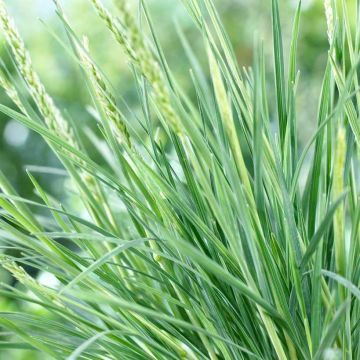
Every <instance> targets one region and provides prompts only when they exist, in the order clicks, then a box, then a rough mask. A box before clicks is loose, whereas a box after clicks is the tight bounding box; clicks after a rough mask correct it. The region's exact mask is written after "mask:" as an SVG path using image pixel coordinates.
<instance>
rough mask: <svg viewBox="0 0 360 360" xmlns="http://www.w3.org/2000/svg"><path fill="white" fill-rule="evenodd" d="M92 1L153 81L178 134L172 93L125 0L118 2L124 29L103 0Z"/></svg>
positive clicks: (158, 101)
mask: <svg viewBox="0 0 360 360" xmlns="http://www.w3.org/2000/svg"><path fill="white" fill-rule="evenodd" d="M90 1H91V2H92V4H93V5H94V8H95V10H96V11H97V13H98V15H99V17H100V18H102V19H103V20H104V22H105V23H106V26H107V27H108V28H109V30H110V31H111V32H112V33H113V35H114V37H115V39H116V40H117V42H118V43H119V44H120V45H121V46H122V48H123V49H124V50H125V53H126V54H127V55H128V57H129V59H130V61H132V63H133V64H134V65H135V66H136V67H137V68H138V69H139V70H140V72H141V74H142V75H143V76H144V77H145V79H146V80H147V81H148V82H149V83H150V84H151V86H152V89H153V94H154V98H155V102H156V104H157V105H158V107H159V109H160V110H161V112H162V114H163V115H164V117H165V119H166V120H167V121H168V122H169V125H170V127H171V128H172V130H173V131H174V132H175V133H177V134H181V133H182V128H181V121H180V119H179V117H178V116H177V115H176V112H175V110H174V108H173V106H172V104H171V99H170V93H169V90H168V88H167V86H166V84H165V81H164V79H163V77H162V75H161V68H160V65H159V63H158V61H157V60H156V58H155V57H154V55H153V53H152V52H151V50H150V49H149V47H148V46H147V45H146V43H145V41H144V39H143V36H142V35H141V32H140V30H139V27H138V26H137V24H136V22H135V20H134V18H133V17H132V15H131V13H130V12H129V10H128V8H127V6H126V3H125V2H124V1H122V0H118V1H117V2H116V4H117V6H118V8H119V13H120V19H121V21H122V23H123V26H124V30H122V29H120V28H119V25H118V23H117V21H116V20H115V18H114V17H113V16H112V15H111V14H110V13H109V11H107V10H106V8H105V7H104V6H103V5H102V3H101V2H100V0H90Z"/></svg>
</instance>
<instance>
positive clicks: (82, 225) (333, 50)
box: [0, 0, 360, 360]
mask: <svg viewBox="0 0 360 360" xmlns="http://www.w3.org/2000/svg"><path fill="white" fill-rule="evenodd" d="M182 2H183V4H184V6H185V7H186V9H187V10H188V11H189V14H190V16H191V18H192V19H193V21H194V24H195V25H196V26H197V28H198V31H199V34H200V36H201V37H202V39H203V40H204V49H205V50H204V56H207V60H208V69H205V68H204V69H201V67H200V66H199V63H200V62H199V63H197V60H196V57H195V55H194V54H193V53H192V52H191V46H190V44H189V43H187V42H186V41H187V40H186V39H185V37H184V36H183V35H182V41H183V43H184V45H185V46H186V49H187V54H188V55H189V57H190V59H189V61H190V63H191V64H193V65H194V66H193V69H192V73H191V74H192V80H193V89H194V93H195V95H196V96H195V99H194V97H190V96H189V95H188V94H187V91H185V90H183V89H181V87H180V85H179V84H178V82H177V81H176V77H175V76H174V75H173V74H172V72H171V69H170V68H169V66H168V65H167V63H166V60H165V56H164V54H163V53H162V50H161V48H160V45H159V43H158V42H157V41H156V37H153V36H151V37H149V36H148V35H147V32H146V31H145V28H144V24H142V25H141V26H140V23H139V22H138V20H137V19H138V18H137V16H136V15H135V14H133V13H132V11H131V10H130V8H128V7H127V4H128V3H127V2H126V1H123V0H116V1H114V3H115V5H116V6H115V9H116V10H109V9H107V8H106V7H105V6H104V5H103V4H102V3H101V2H100V0H89V3H90V4H92V5H93V8H94V10H95V13H96V14H98V16H99V18H100V19H101V20H102V21H103V22H104V26H105V27H107V28H108V30H109V36H111V33H112V36H114V37H115V40H116V44H117V45H119V48H113V49H111V51H116V52H119V54H121V55H119V56H125V57H126V59H127V61H128V63H129V66H130V67H131V69H132V70H133V74H134V78H133V79H134V83H133V85H134V86H135V87H136V89H137V90H138V94H139V100H138V101H139V104H140V105H141V106H139V109H141V110H140V111H137V112H136V113H135V112H130V111H127V109H124V106H125V105H124V102H123V101H121V102H120V101H119V100H118V99H117V96H116V95H117V94H115V93H114V92H113V90H112V89H113V88H112V86H111V84H109V82H108V79H107V78H106V76H104V75H103V73H102V71H101V64H97V63H95V61H94V60H93V59H92V56H91V43H90V44H89V43H88V41H87V40H86V39H85V40H82V39H79V38H78V37H77V34H76V32H75V31H74V30H73V29H72V26H71V22H70V21H68V19H67V17H66V13H65V10H64V9H62V8H61V4H60V1H56V2H55V3H56V6H57V14H58V16H59V19H60V21H61V22H62V24H63V26H64V31H65V32H66V35H67V43H65V42H63V43H62V45H63V46H65V47H66V49H65V50H66V52H67V53H71V54H72V58H73V59H74V60H75V61H76V65H78V66H79V72H80V73H81V76H82V77H83V86H84V88H85V87H87V89H88V91H89V95H90V96H89V98H91V100H92V101H93V104H94V109H95V110H94V111H93V113H94V112H95V113H96V119H97V120H98V122H97V126H98V127H99V132H98V133H97V134H98V135H97V136H98V137H99V138H98V139H95V140H94V139H93V140H94V142H96V143H97V144H98V143H101V146H96V144H95V143H94V146H92V147H91V149H90V148H87V146H86V145H84V144H83V142H82V141H81V136H82V133H83V129H81V128H80V127H79V126H78V124H77V123H76V121H71V122H68V121H67V118H68V116H67V117H65V116H64V115H63V114H62V111H61V109H60V108H59V107H57V106H56V105H55V102H54V101H53V100H52V98H51V97H50V95H49V94H48V92H47V90H46V89H45V86H44V85H43V84H42V82H41V80H40V76H39V75H37V73H36V72H35V70H34V68H33V65H32V62H31V59H30V54H29V52H28V51H27V50H26V47H25V44H24V42H23V40H22V39H21V37H20V35H19V32H18V31H17V30H16V27H15V24H14V22H13V20H12V18H11V16H10V15H9V14H8V12H7V10H6V5H5V3H4V1H3V0H0V22H1V26H2V34H3V35H4V37H5V38H6V41H7V44H8V46H9V50H10V53H11V54H12V57H13V60H14V61H13V63H14V65H15V66H16V68H17V70H18V73H19V75H21V77H22V78H23V80H24V82H23V84H25V85H26V91H27V94H25V93H24V86H22V87H20V86H19V84H18V83H17V82H15V81H13V78H12V77H11V76H10V75H9V74H10V73H11V71H10V70H11V69H7V68H6V67H5V65H2V70H1V72H0V86H1V87H2V88H3V93H2V95H3V96H6V95H7V96H8V98H9V100H11V101H12V102H13V106H10V107H9V106H5V105H0V111H1V112H2V113H3V114H5V115H6V116H7V117H9V118H12V119H15V120H17V121H18V122H20V123H21V124H23V125H25V126H26V127H28V128H29V129H31V130H33V131H35V132H36V133H38V134H40V135H41V136H42V137H43V138H44V140H45V141H46V143H47V144H48V145H49V148H50V149H51V151H53V152H54V153H55V154H56V156H57V158H58V159H59V162H60V163H61V164H62V167H63V169H62V170H63V171H66V174H67V177H68V178H69V179H71V183H72V184H73V185H74V189H75V191H76V196H77V197H78V199H80V200H81V202H82V204H83V205H84V209H85V211H86V212H85V213H84V212H83V211H79V207H76V206H72V203H71V202H67V201H66V199H65V201H64V203H62V204H60V199H59V200H58V201H57V200H56V199H54V198H53V197H52V196H51V195H50V194H48V193H47V192H46V191H45V190H44V188H43V187H42V186H41V184H40V183H39V181H38V180H37V179H36V176H35V175H34V174H32V173H31V171H28V172H27V174H28V176H29V179H30V181H31V182H32V184H33V186H34V190H35V194H36V196H37V200H28V199H25V198H22V197H21V196H19V194H18V193H17V191H16V189H15V188H14V186H12V184H10V183H9V181H8V180H7V178H6V174H3V173H1V172H0V188H1V193H0V207H1V217H0V233H1V244H2V248H4V249H7V248H8V247H11V248H12V249H14V250H16V251H13V252H11V253H7V254H2V255H1V256H0V264H1V266H2V267H3V268H4V269H5V271H8V272H9V274H11V275H12V276H13V278H14V281H17V283H16V284H15V285H14V286H10V285H7V284H5V283H2V284H1V286H0V295H1V296H4V297H6V298H9V299H14V300H17V302H18V303H20V304H21V306H20V307H19V310H18V311H13V312H10V311H8V312H4V311H2V312H1V316H0V325H1V328H2V329H3V330H4V335H1V337H2V341H1V349H14V348H26V349H30V350H32V351H34V352H38V353H40V354H42V355H44V356H47V357H45V358H54V359H68V360H74V359H136V360H138V359H139V360H140V359H144V360H145V359H146V360H147V359H154V360H161V359H163V360H168V359H189V360H190V359H191V360H195V359H211V360H234V359H269V360H270V359H280V360H287V359H299V360H308V359H314V360H320V359H330V358H331V359H333V358H338V359H349V360H350V359H353V360H355V359H359V358H360V321H359V319H360V290H359V284H360V262H359V256H360V241H359V239H360V238H359V222H360V202H359V190H358V188H359V185H360V179H359V156H360V153H359V151H358V150H359V149H358V145H360V122H359V111H360V107H359V105H360V94H359V91H358V90H359V86H358V77H357V76H358V75H357V73H358V61H359V55H360V48H359V39H360V37H359V35H360V27H359V26H357V27H356V28H355V29H352V27H351V26H350V23H352V22H355V23H356V24H359V18H358V16H359V14H355V15H354V16H355V17H356V18H355V19H351V18H350V15H349V11H348V5H347V3H346V1H345V0H339V1H337V2H335V1H334V2H331V1H326V0H325V1H324V4H325V14H324V18H323V21H324V23H327V26H328V40H329V50H328V54H327V63H326V67H325V69H324V74H323V82H322V87H321V91H320V93H319V99H318V103H319V105H318V114H317V119H315V120H314V119H312V121H313V122H314V123H316V124H317V126H316V129H315V131H314V133H313V135H312V137H311V138H310V139H308V142H307V143H306V144H305V146H304V145H303V144H300V142H299V139H298V129H297V127H298V126H297V118H298V112H299V111H301V109H298V108H297V97H298V95H297V88H298V83H299V81H301V76H299V74H298V71H297V62H296V58H297V39H298V34H299V29H300V17H301V2H299V6H298V8H297V10H296V12H295V15H294V22H293V31H292V36H291V43H290V47H289V53H288V54H286V53H285V52H284V49H283V41H282V33H281V24H280V15H279V6H278V1H277V0H272V1H271V4H272V7H271V10H272V31H273V50H274V51H273V54H274V58H273V63H274V68H273V78H271V79H269V78H268V74H267V70H266V64H267V61H265V60H266V59H265V56H264V51H263V46H262V44H261V42H260V41H255V46H254V56H253V59H254V60H253V65H252V67H251V68H250V69H244V70H240V69H239V68H238V64H237V61H236V58H235V56H234V53H233V51H232V49H231V47H230V44H229V41H228V38H227V35H226V32H225V30H224V28H223V26H222V23H221V22H220V18H219V16H218V14H217V12H216V8H215V6H214V3H213V1H212V0H196V1H194V0H183V1H182ZM139 9H140V11H141V12H142V16H143V18H144V19H145V20H146V21H145V22H146V24H147V25H149V28H150V29H151V34H154V33H153V32H152V23H151V18H150V16H149V12H148V11H147V9H146V5H145V3H142V4H141V6H140V8H139ZM353 20H354V21H353ZM354 32H355V33H354ZM324 36H325V37H326V33H325V34H324ZM286 69H287V71H286ZM268 70H269V69H268ZM204 79H207V81H204ZM29 99H30V101H29ZM273 99H275V101H276V104H275V106H274V107H273V106H269V102H270V100H271V101H273ZM273 108H275V110H273ZM84 111H85V109H84ZM93 121H94V120H93V118H92V117H90V116H89V122H93ZM89 126H94V124H91V123H90V124H89ZM74 127H75V128H74ZM274 129H275V130H274ZM160 131H161V132H162V134H163V136H162V137H161V139H160V137H159V136H157V134H158V133H159V132H160ZM94 134H95V133H94ZM93 137H94V135H93ZM93 137H92V138H93ZM164 139H165V140H164ZM94 149H95V150H94ZM169 149H170V150H169ZM94 151H95V152H97V156H95V155H94ZM99 159H102V160H101V161H99ZM305 162H308V164H307V165H309V166H307V167H308V168H309V169H310V170H306V166H304V165H305ZM63 200H64V199H61V201H63ZM40 215H41V216H40ZM14 254H17V255H14ZM38 271H46V272H47V273H50V274H51V275H52V277H53V278H55V279H56V280H57V282H56V285H54V287H47V286H45V285H44V284H42V283H41V282H40V281H38V279H37V278H36V274H37V272H38ZM29 305H35V306H36V309H42V312H40V311H33V310H32V309H33V308H34V306H33V307H31V306H29ZM0 351H1V350H0ZM0 357H1V356H0Z"/></svg>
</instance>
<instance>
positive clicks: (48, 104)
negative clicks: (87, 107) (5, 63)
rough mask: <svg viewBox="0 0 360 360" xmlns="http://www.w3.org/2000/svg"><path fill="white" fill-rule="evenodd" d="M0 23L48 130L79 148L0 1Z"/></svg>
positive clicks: (0, 0)
mask: <svg viewBox="0 0 360 360" xmlns="http://www.w3.org/2000/svg"><path fill="white" fill-rule="evenodd" d="M0 23H1V26H2V29H3V32H4V34H5V37H6V40H7V42H8V44H9V46H10V47H11V50H12V53H13V55H14V58H15V60H16V63H17V65H18V68H19V71H20V73H21V75H22V76H23V78H24V80H25V82H26V84H27V85H28V88H29V91H30V94H31V95H32V97H33V99H34V101H35V103H36V105H37V107H38V109H39V111H40V112H41V115H42V116H43V118H44V120H45V123H46V125H47V126H48V127H49V129H52V130H54V131H56V132H57V133H58V134H59V135H60V136H62V137H64V138H65V139H66V140H67V141H68V143H69V144H71V145H72V146H73V147H75V148H79V146H78V144H77V141H76V139H75V136H74V132H73V130H72V129H71V128H70V126H69V124H68V122H67V121H66V120H65V119H64V118H63V117H62V115H61V113H60V111H59V109H58V108H57V107H56V106H55V104H54V102H53V100H52V98H51V97H50V96H49V94H48V93H47V92H46V90H45V87H44V85H43V84H42V83H41V81H40V78H39V76H38V74H37V73H36V72H35V70H34V68H33V65H32V61H31V58H30V54H29V52H28V51H27V50H26V48H25V44H24V42H23V40H22V38H21V37H20V34H19V32H18V30H17V28H16V26H15V23H14V20H13V19H12V18H11V17H10V16H9V14H8V12H7V10H6V7H5V4H4V2H3V1H2V0H0Z"/></svg>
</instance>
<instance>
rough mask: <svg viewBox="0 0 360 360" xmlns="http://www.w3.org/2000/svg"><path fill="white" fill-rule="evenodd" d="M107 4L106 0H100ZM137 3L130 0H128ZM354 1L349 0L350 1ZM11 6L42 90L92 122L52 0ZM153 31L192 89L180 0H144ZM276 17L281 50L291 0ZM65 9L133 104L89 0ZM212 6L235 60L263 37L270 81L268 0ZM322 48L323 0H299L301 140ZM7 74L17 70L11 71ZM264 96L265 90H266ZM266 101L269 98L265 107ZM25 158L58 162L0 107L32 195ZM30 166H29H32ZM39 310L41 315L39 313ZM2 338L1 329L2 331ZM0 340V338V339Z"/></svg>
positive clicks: (193, 39) (26, 192) (12, 154)
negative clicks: (183, 43)
mask: <svg viewBox="0 0 360 360" xmlns="http://www.w3.org/2000/svg"><path fill="white" fill-rule="evenodd" d="M104 2H105V3H107V4H108V5H109V7H111V6H112V4H111V3H110V1H104ZM129 2H130V3H132V4H133V5H134V11H137V6H138V4H137V2H138V1H137V0H132V1H131V0H129ZM354 2H355V1H349V3H354ZM6 3H7V5H8V8H9V11H10V13H11V14H12V15H13V16H14V18H15V19H16V23H17V26H18V28H19V30H20V32H21V34H22V36H23V38H24V40H25V42H26V45H27V47H28V49H29V50H30V52H31V55H32V58H33V62H34V66H35V68H36V70H37V71H38V73H39V74H40V76H41V79H42V81H43V82H44V84H45V85H46V88H47V90H48V92H49V93H50V94H51V95H52V96H53V97H54V99H56V103H57V104H58V105H59V107H60V108H61V109H63V110H64V111H66V112H67V113H69V114H70V116H71V118H72V119H73V120H74V121H76V123H77V124H78V126H79V127H80V128H85V127H94V125H95V121H94V119H93V117H92V116H91V114H90V113H89V111H87V110H86V109H87V108H88V105H89V104H90V103H91V101H90V98H89V96H88V93H87V89H86V86H85V85H84V84H83V83H82V81H81V72H80V69H79V67H78V66H77V65H76V64H75V63H74V61H73V60H72V59H71V57H70V56H69V54H67V53H66V51H64V49H63V47H62V45H61V44H60V43H59V42H58V41H56V40H55V38H54V36H53V35H52V33H51V32H54V33H55V34H56V35H57V36H59V37H60V38H61V39H62V40H63V41H66V36H65V34H64V31H63V29H62V25H61V23H60V21H59V19H58V17H57V15H56V13H55V8H54V4H53V2H52V1H51V0H27V1H24V0H8V1H6ZM146 3H147V4H148V6H149V10H150V14H151V16H152V20H153V23H154V26H155V31H156V34H157V35H158V37H159V41H160V44H161V46H162V47H163V50H164V53H165V55H166V57H167V60H168V62H169V65H170V68H171V69H172V71H173V72H174V74H175V76H176V77H177V79H178V81H179V82H180V83H181V84H182V85H183V86H184V87H185V89H186V90H187V91H189V92H190V93H191V92H192V91H193V89H192V85H191V81H190V76H189V68H190V66H189V63H188V61H187V59H186V56H185V52H184V50H183V48H182V46H181V42H180V40H179V37H178V35H177V31H176V26H175V23H178V24H179V26H180V27H181V28H182V29H183V31H184V33H185V34H186V36H187V37H188V39H190V43H191V44H192V46H193V47H194V49H195V52H196V53H197V54H198V56H199V59H200V61H201V62H202V63H203V65H204V66H206V57H205V56H204V54H203V53H202V46H201V43H202V38H201V35H200V34H199V33H198V32H197V31H196V30H195V27H194V25H193V23H192V21H191V19H190V17H189V16H188V14H187V13H186V11H185V9H184V7H183V6H182V4H181V0H146ZM280 3H281V4H280V5H281V7H280V8H281V17H282V23H283V36H284V47H285V51H284V53H285V55H286V54H287V49H288V46H289V44H288V40H289V37H290V34H291V28H292V20H293V16H294V11H295V8H296V6H297V3H298V1H297V0H282V1H280ZM62 4H63V7H64V10H65V12H66V14H67V17H68V19H69V21H70V23H71V24H72V26H73V27H74V29H75V30H76V32H77V33H78V35H79V36H82V35H86V36H88V37H89V41H90V49H91V53H92V55H93V56H94V58H95V60H96V62H97V63H98V64H99V65H100V66H101V68H102V69H103V71H104V73H105V74H106V76H107V77H108V79H110V81H111V83H112V85H113V87H114V89H115V92H116V95H117V96H118V97H123V98H124V99H125V100H126V102H127V103H128V105H129V106H130V107H131V109H133V110H136V109H137V108H138V107H139V101H138V98H137V92H136V89H135V86H134V82H133V81H132V75H131V71H130V70H129V68H128V65H127V64H126V61H125V60H124V55H123V54H122V52H121V50H120V49H119V46H117V45H116V43H115V42H114V41H113V39H112V36H111V34H110V33H109V32H108V30H107V29H106V28H105V27H104V25H103V23H102V22H101V21H100V20H99V19H98V18H97V16H96V15H95V14H94V11H93V9H92V7H91V6H90V4H89V1H88V0H63V1H62ZM216 4H217V7H218V9H219V12H220V14H221V17H222V19H223V22H224V25H225V28H226V30H227V31H228V33H229V36H230V39H231V41H232V44H233V46H234V49H235V53H236V56H237V58H238V62H239V64H240V66H245V67H246V66H250V65H251V64H252V48H253V42H254V38H255V37H256V36H257V37H259V38H261V39H263V40H264V44H265V52H266V54H267V57H266V58H267V62H268V64H267V66H268V71H269V77H268V81H269V82H272V81H273V79H272V78H271V75H270V74H271V70H272V66H273V64H272V59H273V57H272V42H271V12H270V7H271V1H270V0H218V1H216ZM327 50H328V42H327V35H326V21H325V16H324V12H323V1H322V0H303V14H302V18H301V32H300V39H299V52H298V61H299V66H298V67H299V70H300V73H301V77H300V84H299V97H298V103H297V106H298V116H299V129H300V130H299V137H300V140H301V141H302V142H304V141H305V140H306V139H307V138H308V137H309V135H310V134H311V132H312V130H313V129H314V126H315V124H316V112H317V98H318V93H319V89H320V85H321V78H322V75H323V71H324V67H325V59H326V54H327ZM0 54H1V58H2V60H3V61H4V62H5V63H6V64H7V65H8V66H9V67H10V69H13V66H12V64H11V61H10V58H9V55H8V50H7V48H6V46H5V43H4V39H3V38H2V37H0ZM14 75H15V76H16V74H15V72H14ZM270 97H271V94H270ZM0 98H1V103H4V104H7V105H10V102H9V100H8V99H7V97H6V96H5V94H4V93H3V92H2V91H0ZM271 106H272V104H270V107H271ZM28 166H33V167H34V166H50V167H57V166H58V163H57V160H56V158H55V156H54V155H53V154H51V152H50V151H49V150H48V149H47V146H46V145H45V143H44V142H43V141H42V140H41V138H40V137H39V136H38V135H36V134H34V133H30V132H29V131H28V130H27V129H25V128H24V127H22V126H21V125H19V124H18V123H16V122H15V121H13V120H11V119H7V118H6V117H4V116H3V115H0V168H1V170H2V171H3V172H4V173H5V174H6V176H7V177H8V178H9V180H10V181H11V183H12V184H14V186H15V187H16V188H17V190H18V191H19V192H20V194H21V195H22V196H25V197H30V198H31V197H32V196H33V193H32V191H33V190H32V187H31V186H30V183H29V181H28V180H27V177H26V173H25V168H26V167H28ZM32 169H33V170H36V168H32ZM36 176H37V178H38V180H39V181H40V182H41V184H42V185H43V186H44V187H45V188H46V189H47V190H48V191H49V192H50V193H52V194H53V195H54V196H56V197H58V198H61V199H63V198H64V197H69V196H70V197H71V193H70V191H69V190H68V188H67V187H66V183H65V184H64V178H63V177H62V176H59V175H45V174H41V173H38V174H36ZM7 276H8V275H7V273H5V272H0V281H5V282H11V279H9V278H8V277H7ZM39 278H40V281H43V282H44V283H46V284H49V283H51V281H53V279H51V278H49V277H48V276H47V274H46V273H42V274H39ZM0 309H1V311H10V310H17V311H28V312H38V311H40V310H39V309H36V308H29V307H27V306H26V305H23V304H22V305H21V304H17V303H14V302H13V301H11V300H9V299H4V298H0ZM44 316H47V315H46V314H45V313H44ZM1 336H2V339H5V338H6V334H4V333H2V334H1ZM0 340H1V339H0ZM0 359H11V360H19V359H26V360H28V359H30V360H31V359H44V357H42V356H41V355H37V354H34V353H30V352H27V351H25V350H11V351H10V352H5V351H1V350H0Z"/></svg>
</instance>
